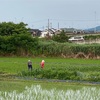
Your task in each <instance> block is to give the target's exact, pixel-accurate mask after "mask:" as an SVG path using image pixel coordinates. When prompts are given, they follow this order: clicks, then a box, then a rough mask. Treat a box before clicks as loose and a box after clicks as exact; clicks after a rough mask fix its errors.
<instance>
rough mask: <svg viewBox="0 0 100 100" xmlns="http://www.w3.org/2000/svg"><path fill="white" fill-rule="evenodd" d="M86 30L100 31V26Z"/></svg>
mask: <svg viewBox="0 0 100 100" xmlns="http://www.w3.org/2000/svg"><path fill="white" fill-rule="evenodd" d="M84 31H85V32H100V26H97V27H94V28H89V29H85V30H84Z"/></svg>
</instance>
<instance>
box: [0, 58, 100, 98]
mask: <svg viewBox="0 0 100 100" xmlns="http://www.w3.org/2000/svg"><path fill="white" fill-rule="evenodd" d="M29 59H30V60H31V61H32V64H33V70H34V69H36V68H40V62H41V60H42V59H44V60H45V67H44V70H48V69H52V68H54V69H59V68H63V69H66V70H68V71H75V70H76V71H77V70H78V71H82V72H84V73H99V72H100V61H99V60H93V59H64V58H28V57H26V58H25V57H24V58H23V57H0V94H1V95H0V99H1V98H6V99H8V98H10V99H8V100H11V99H12V98H13V99H14V98H16V99H14V100H18V98H23V99H24V100H33V99H32V98H34V96H35V97H36V98H38V99H36V100H40V98H41V95H42V99H44V100H47V97H46V96H45V94H46V95H48V98H51V97H52V98H58V99H54V100H64V97H66V98H67V97H68V96H69V99H68V100H72V98H73V97H75V98H77V97H78V99H77V100H86V98H89V100H90V98H91V97H92V99H93V98H94V99H93V100H99V99H98V98H99V93H98V92H99V91H100V84H90V83H80V82H57V81H55V82H53V81H48V79H47V80H46V79H45V80H40V81H39V80H34V79H31V80H30V79H28V80H25V79H24V78H22V79H18V78H12V76H13V75H18V73H19V72H21V71H26V72H27V71H28V68H27V61H28V60H29ZM9 75H11V77H8V76H9ZM98 75H100V74H98ZM99 82H100V80H99ZM26 88H27V89H26ZM33 90H34V91H33ZM29 91H30V92H29ZM39 91H40V92H39ZM35 92H36V93H39V95H36V94H35ZM31 93H32V94H31ZM41 93H42V94H41ZM59 94H61V95H59ZM66 94H68V96H66ZM51 95H52V96H51ZM84 95H85V96H84ZM10 96H11V97H10ZM28 96H29V97H31V96H32V97H31V98H28ZM61 96H62V97H61ZM83 97H85V98H84V99H81V98H83ZM52 98H51V99H52ZM23 99H19V100H23ZM2 100H5V99H2ZM52 100H53V99H52ZM73 100H74V99H73Z"/></svg>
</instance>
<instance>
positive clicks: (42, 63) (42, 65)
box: [40, 60, 45, 69]
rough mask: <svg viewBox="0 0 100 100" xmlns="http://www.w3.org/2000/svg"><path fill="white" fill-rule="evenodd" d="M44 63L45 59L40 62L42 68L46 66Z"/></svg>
mask: <svg viewBox="0 0 100 100" xmlns="http://www.w3.org/2000/svg"><path fill="white" fill-rule="evenodd" d="M44 64H45V61H44V60H42V61H41V63H40V66H41V68H42V69H43V68H44Z"/></svg>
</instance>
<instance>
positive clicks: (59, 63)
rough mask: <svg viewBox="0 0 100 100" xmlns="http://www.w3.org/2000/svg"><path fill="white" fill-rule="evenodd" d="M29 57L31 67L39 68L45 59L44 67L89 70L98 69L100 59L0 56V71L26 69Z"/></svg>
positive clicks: (99, 68) (10, 71) (12, 72)
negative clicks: (31, 63)
mask: <svg viewBox="0 0 100 100" xmlns="http://www.w3.org/2000/svg"><path fill="white" fill-rule="evenodd" d="M28 59H30V60H31V61H32V62H33V69H34V68H40V62H41V60H42V59H44V60H45V69H48V68H51V67H55V68H56V67H57V68H58V67H66V68H68V69H69V68H70V69H71V70H72V69H73V68H77V69H78V68H81V69H82V70H83V68H84V69H86V70H87V68H88V69H89V70H90V69H91V70H97V69H98V70H99V71H100V60H94V59H92V60H91V59H63V58H28V57H27V58H21V57H1V58H0V72H7V73H11V74H16V73H18V72H20V71H22V70H27V61H28Z"/></svg>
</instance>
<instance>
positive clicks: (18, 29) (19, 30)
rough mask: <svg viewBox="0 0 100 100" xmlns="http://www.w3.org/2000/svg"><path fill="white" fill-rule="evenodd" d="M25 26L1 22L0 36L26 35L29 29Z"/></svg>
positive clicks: (21, 23)
mask: <svg viewBox="0 0 100 100" xmlns="http://www.w3.org/2000/svg"><path fill="white" fill-rule="evenodd" d="M26 26H27V24H24V23H23V22H20V23H19V24H15V23H13V22H2V23H0V35H1V36H5V35H6V36H10V35H13V34H27V33H28V32H29V31H28V30H29V29H28V28H27V27H26Z"/></svg>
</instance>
